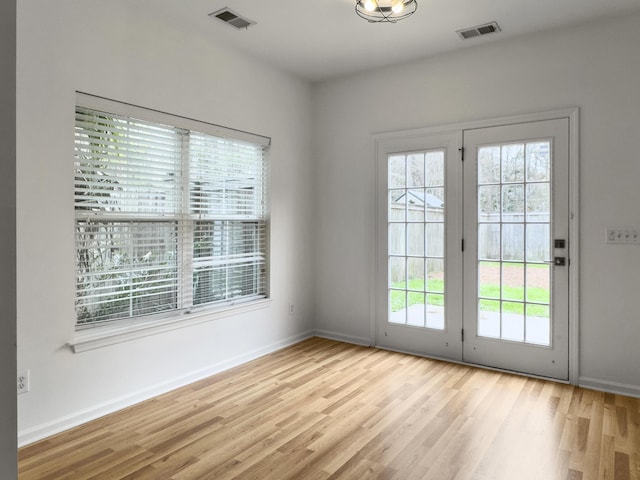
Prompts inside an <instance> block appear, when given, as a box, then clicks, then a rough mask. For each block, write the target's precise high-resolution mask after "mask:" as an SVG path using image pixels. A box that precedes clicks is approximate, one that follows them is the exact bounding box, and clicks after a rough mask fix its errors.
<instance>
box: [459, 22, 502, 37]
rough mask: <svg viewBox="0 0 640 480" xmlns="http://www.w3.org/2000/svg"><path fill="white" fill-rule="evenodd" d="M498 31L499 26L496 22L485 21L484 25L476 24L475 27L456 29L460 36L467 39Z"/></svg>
mask: <svg viewBox="0 0 640 480" xmlns="http://www.w3.org/2000/svg"><path fill="white" fill-rule="evenodd" d="M499 31H500V27H499V26H498V24H497V23H496V22H491V23H485V24H484V25H478V26H476V27H471V28H464V29H462V30H458V31H457V32H456V33H457V34H458V35H460V38H462V39H463V40H467V39H468V38H473V37H481V36H483V35H489V34H490V33H496V32H499Z"/></svg>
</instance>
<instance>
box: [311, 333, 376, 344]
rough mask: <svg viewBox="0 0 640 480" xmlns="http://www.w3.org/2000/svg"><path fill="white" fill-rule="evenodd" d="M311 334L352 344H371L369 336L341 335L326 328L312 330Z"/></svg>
mask: <svg viewBox="0 0 640 480" xmlns="http://www.w3.org/2000/svg"><path fill="white" fill-rule="evenodd" d="M313 335H314V336H316V337H320V338H328V339H329V340H336V341H338V342H345V343H353V344H354V345H361V346H363V347H370V346H371V345H372V343H371V340H370V339H369V338H366V337H355V336H353V335H343V334H342V333H337V332H330V331H328V330H314V331H313Z"/></svg>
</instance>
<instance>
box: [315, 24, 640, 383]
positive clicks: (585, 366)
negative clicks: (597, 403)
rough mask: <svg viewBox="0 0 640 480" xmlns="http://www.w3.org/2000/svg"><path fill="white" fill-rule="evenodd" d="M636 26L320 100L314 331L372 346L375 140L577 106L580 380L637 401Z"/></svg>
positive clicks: (639, 33)
mask: <svg viewBox="0 0 640 480" xmlns="http://www.w3.org/2000/svg"><path fill="white" fill-rule="evenodd" d="M639 48H640V16H639V15H634V16H627V17H625V18H618V19H610V20H606V21H601V22H598V23H597V24H595V23H594V24H589V25H582V26H578V27H574V28H570V29H564V30H560V31H549V32H546V33H540V34H536V35H531V36H526V37H520V38H517V39H515V40H509V41H505V42H496V43H492V44H488V45H484V46H478V47H473V48H467V49H464V50H461V51H458V52H453V53H449V54H444V55H441V56H437V57H433V58H430V59H427V60H424V61H419V62H415V63H411V64H405V65H402V66H398V67H393V68H385V69H380V70H375V71H372V72H368V73H365V74H359V75H354V76H351V77H349V78H343V79H338V80H334V81H327V82H324V83H321V84H319V85H317V86H316V88H315V90H314V130H315V131H316V135H315V136H314V144H315V152H316V166H315V177H316V191H317V195H316V204H317V205H316V214H315V216H316V219H317V222H316V225H317V228H316V233H317V238H316V242H317V243H316V246H317V250H316V271H317V275H316V297H315V305H316V310H315V328H316V329H318V330H322V331H324V332H332V333H333V334H338V335H341V336H343V337H346V338H351V339H352V340H354V341H366V340H368V339H369V338H370V319H371V316H372V311H371V308H370V305H371V298H370V292H371V290H370V283H371V281H372V280H373V278H372V258H373V257H372V255H373V254H372V252H373V249H374V236H375V224H374V222H375V212H374V203H375V202H374V199H375V191H374V188H373V186H374V175H375V170H374V156H373V151H372V139H371V135H372V134H373V133H376V132H383V131H394V130H402V129H410V128H420V127H428V126H436V125H444V124H448V123H455V122H463V121H469V120H477V119H486V118H492V117H500V116H506V115H516V114H525V113H534V112H541V111H547V110H553V109H559V108H564V107H580V109H581V131H580V138H581V142H580V143H581V144H580V148H581V156H580V169H581V179H580V186H581V200H580V213H581V232H580V234H581V258H580V261H581V281H580V293H581V300H580V340H579V343H580V381H581V383H583V384H588V385H591V386H596V387H599V388H608V389H613V390H618V391H626V392H628V393H634V394H637V395H640V348H638V345H639V344H640V316H639V315H638V307H637V304H636V299H637V296H638V287H639V286H640V247H638V246H612V245H606V244H605V229H606V227H607V226H630V227H636V228H639V229H640V208H638V206H639V205H640V186H639V184H640V160H639V158H638V157H639V156H640V153H639V152H640V151H639V150H638V147H637V138H638V133H639V132H640V95H639V94H638V86H639V85H640V62H639V61H638V49H639Z"/></svg>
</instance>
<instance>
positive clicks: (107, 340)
mask: <svg viewBox="0 0 640 480" xmlns="http://www.w3.org/2000/svg"><path fill="white" fill-rule="evenodd" d="M77 107H81V108H87V109H92V110H97V111H102V112H109V113H112V114H114V115H120V116H125V117H130V118H133V119H137V120H142V121H146V122H152V123H157V124H162V125H167V126H171V127H173V128H175V129H177V130H184V131H188V132H191V131H194V132H198V133H202V134H205V135H211V136H213V137H217V138H225V139H229V140H238V141H241V142H248V143H252V144H254V145H256V146H258V147H262V149H263V161H264V162H265V165H264V168H263V175H264V181H263V183H262V185H263V186H264V187H265V188H266V192H264V196H263V202H262V204H263V206H264V219H263V220H260V221H259V222H260V223H258V224H257V226H256V228H257V229H258V230H257V231H259V229H260V228H264V243H265V269H266V272H265V278H264V281H265V295H264V296H262V295H257V296H255V297H253V296H250V297H239V298H238V299H235V300H234V299H229V300H228V301H224V302H221V303H208V304H204V305H193V306H186V305H183V304H181V298H180V292H179V293H178V299H177V308H172V309H170V310H167V311H164V312H159V313H151V314H144V315H140V316H128V317H123V318H119V319H111V320H106V321H98V322H89V323H87V324H79V323H78V319H77V316H76V315H74V330H75V331H74V337H73V339H72V340H71V341H70V342H69V346H70V347H71V348H72V349H73V350H74V351H75V352H79V351H84V350H89V349H92V348H98V347H102V346H105V345H109V344H112V343H119V342H121V341H127V340H130V339H133V338H139V337H143V336H146V335H150V334H155V333H160V332H163V331H168V330H172V329H175V328H181V327H184V326H188V325H192V324H197V323H202V322H206V321H210V320H214V319H216V318H222V317H228V316H231V315H239V314H242V313H244V312H247V311H252V310H255V309H259V308H265V307H266V306H268V305H269V304H270V302H271V300H270V288H269V284H270V268H269V264H270V262H269V258H270V208H269V207H270V201H269V198H270V195H269V162H268V151H269V147H270V145H271V139H270V138H269V137H266V136H262V135H256V134H252V133H249V132H245V131H241V130H236V129H231V128H227V127H222V126H219V125H215V124H212V123H207V122H202V121H198V120H193V119H191V118H187V117H183V116H178V115H173V114H169V113H165V112H161V111H159V110H153V109H148V108H143V107H139V106H137V105H133V104H129V103H124V102H119V101H115V100H111V99H108V98H104V97H99V96H95V95H91V94H87V93H84V92H76V103H75V107H74V111H75V108H77ZM181 141H184V139H182V140H181ZM74 146H75V142H74ZM185 150H186V149H185ZM185 150H182V151H183V152H184V151H185ZM184 162H185V155H184V153H183V155H182V164H183V165H184ZM180 185H181V187H182V192H183V194H182V197H183V199H182V202H181V203H182V205H186V210H185V209H184V208H183V209H182V210H181V211H180V212H178V214H177V216H176V218H173V219H168V218H163V216H162V215H160V214H159V215H157V216H156V218H155V220H151V221H155V222H165V221H175V222H177V223H178V229H179V230H182V228H183V227H184V226H185V224H186V223H190V224H192V226H193V227H194V228H193V231H190V229H189V228H187V229H184V230H186V231H189V233H187V235H186V236H184V237H183V238H182V240H183V241H182V242H180V241H177V244H178V247H177V248H178V253H179V254H180V253H183V252H180V249H184V250H190V248H189V247H188V244H187V243H186V242H187V241H188V240H186V239H188V238H191V239H193V236H194V232H195V226H196V224H197V223H198V221H199V220H198V219H197V218H192V217H193V215H190V212H189V202H188V197H189V188H187V189H186V190H185V189H184V186H185V185H186V186H187V187H188V186H189V178H188V176H184V177H183V178H182V179H181V181H180ZM185 192H186V193H185ZM185 196H186V199H187V201H186V202H185ZM106 216H107V217H108V215H106ZM104 217H105V215H102V214H98V215H96V216H95V219H97V220H98V221H101V220H103V219H104ZM124 217H126V215H125V216H124ZM92 219H93V218H92ZM78 220H79V216H78V215H77V212H75V209H74V227H75V225H77V222H78ZM123 220H124V219H123ZM133 220H134V219H133V218H130V219H129V221H133ZM201 220H202V221H208V220H211V219H201ZM114 221H115V220H114ZM212 221H213V220H212ZM231 221H237V220H231ZM262 224H264V225H263V226H262ZM191 244H192V243H191ZM77 251H78V250H77V244H76V243H75V240H74V252H76V254H77ZM192 255H193V252H191V256H192ZM187 256H189V255H187ZM176 269H177V272H178V278H179V280H178V283H179V284H183V285H184V283H185V282H192V279H193V274H194V272H195V262H191V263H190V264H189V265H185V264H184V262H183V260H182V259H181V258H179V259H178V260H177V264H176ZM185 269H186V270H188V271H185ZM77 274H78V271H77V265H76V268H74V277H75V276H76V275H77ZM74 284H75V282H74ZM181 288H182V287H181ZM186 290H190V289H189V288H187V289H186ZM189 295H191V296H192V295H193V293H190V294H189ZM77 299H78V290H77V287H75V286H74V302H75V301H77ZM75 312H76V309H75V308H74V313H75Z"/></svg>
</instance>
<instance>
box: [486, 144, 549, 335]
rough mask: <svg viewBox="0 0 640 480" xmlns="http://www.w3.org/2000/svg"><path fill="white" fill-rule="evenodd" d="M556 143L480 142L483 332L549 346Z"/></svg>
mask: <svg viewBox="0 0 640 480" xmlns="http://www.w3.org/2000/svg"><path fill="white" fill-rule="evenodd" d="M550 155H551V142H550V141H548V140H544V141H536V142H529V143H513V144H506V145H487V146H482V147H480V148H478V156H477V160H478V243H477V247H478V335H479V336H481V337H490V338H500V339H504V340H510V341H515V342H525V343H531V344H537V345H546V346H549V345H550V344H551V338H550V324H549V312H550V308H549V304H550V299H551V297H550V287H551V272H550V266H549V263H550V260H551V258H550V236H549V232H550V222H551V211H550V208H551V188H550V182H551V157H550Z"/></svg>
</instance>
